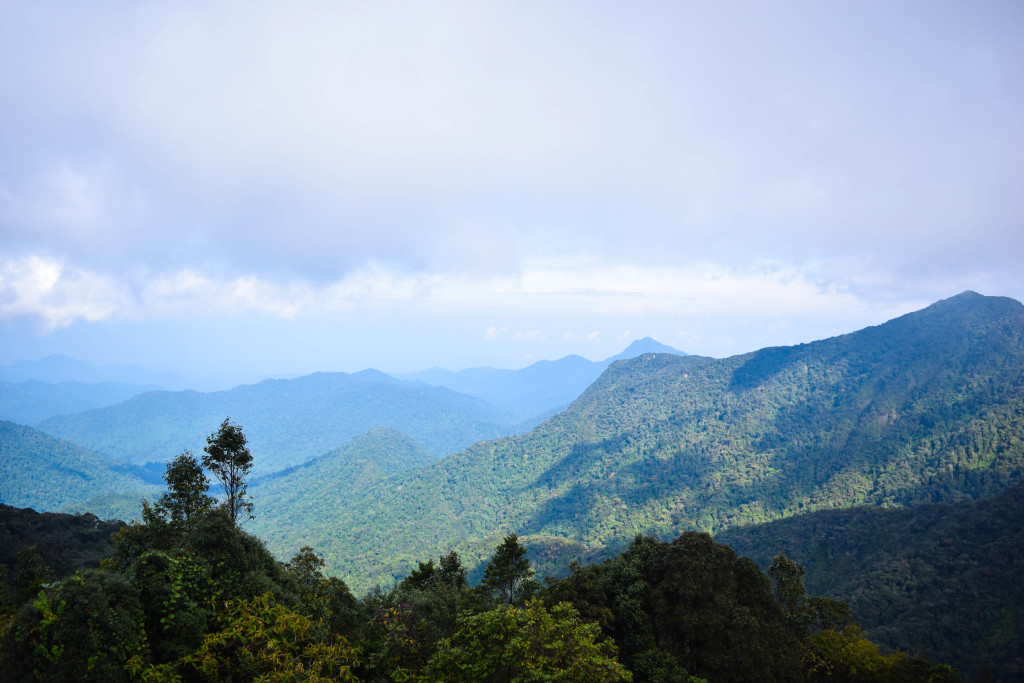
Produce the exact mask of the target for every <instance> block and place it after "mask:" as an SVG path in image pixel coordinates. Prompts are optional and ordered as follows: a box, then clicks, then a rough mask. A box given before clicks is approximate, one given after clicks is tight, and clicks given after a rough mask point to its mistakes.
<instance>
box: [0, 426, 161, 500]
mask: <svg viewBox="0 0 1024 683" xmlns="http://www.w3.org/2000/svg"><path fill="white" fill-rule="evenodd" d="M147 479H149V476H148V473H146V472H144V471H142V470H141V469H140V468H135V467H132V466H126V465H123V464H121V463H117V462H115V461H113V460H111V459H110V458H107V457H105V456H103V455H101V454H99V453H94V452H92V451H89V450H86V449H85V448H82V447H81V446H78V445H77V444H74V443H70V442H68V441H64V440H62V439H57V438H54V437H52V436H50V435H49V434H44V433H43V432H40V431H38V430H36V429H32V428H31V427H26V426H24V425H19V424H15V423H13V422H3V421H0V503H6V504H7V505H13V506H14V507H32V508H35V509H36V510H58V509H60V508H63V507H65V506H67V505H73V504H75V503H80V502H82V501H84V500H86V499H88V498H91V497H92V496H96V495H100V494H104V493H118V492H128V491H131V492H137V497H139V498H141V497H142V496H143V495H144V494H145V492H147V491H151V490H153V489H154V488H155V487H154V486H153V484H152V483H148V482H147V481H146V480H147Z"/></svg>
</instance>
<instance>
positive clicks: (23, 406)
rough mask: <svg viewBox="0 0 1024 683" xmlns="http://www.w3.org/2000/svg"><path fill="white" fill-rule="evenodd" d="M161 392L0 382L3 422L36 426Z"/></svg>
mask: <svg viewBox="0 0 1024 683" xmlns="http://www.w3.org/2000/svg"><path fill="white" fill-rule="evenodd" d="M160 388H161V387H158V386H156V385H140V384H124V383H121V382H96V383H86V382H60V383H57V384H54V383H51V382H40V381H38V380H29V381H27V382H0V420H10V421H11V422H19V423H21V424H28V425H34V424H38V423H39V422H42V421H43V420H45V419H47V418H49V417H53V416H55V415H69V414H71V413H80V412H82V411H84V410H92V409H93V408H102V407H103V406H108V405H113V404H115V403H121V402H122V401H127V400H128V399H130V398H132V397H133V396H138V395H139V394H143V393H145V392H147V391H155V390H158V389H160Z"/></svg>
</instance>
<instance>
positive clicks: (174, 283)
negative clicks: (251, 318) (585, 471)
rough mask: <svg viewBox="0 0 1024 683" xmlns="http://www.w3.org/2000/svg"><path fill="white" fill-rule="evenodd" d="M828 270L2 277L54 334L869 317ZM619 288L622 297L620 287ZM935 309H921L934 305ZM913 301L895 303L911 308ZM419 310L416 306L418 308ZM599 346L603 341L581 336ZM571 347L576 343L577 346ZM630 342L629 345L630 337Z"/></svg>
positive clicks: (569, 263) (63, 272) (44, 264)
mask: <svg viewBox="0 0 1024 683" xmlns="http://www.w3.org/2000/svg"><path fill="white" fill-rule="evenodd" d="M820 275H821V274H820V268H819V266H818V265H817V264H809V265H806V264H805V265H803V266H794V265H779V264H762V265H761V266H760V267H759V268H757V269H748V270H736V269H734V268H730V267H728V266H723V265H718V264H701V265H698V266H681V267H675V268H671V267H652V266H648V267H639V266H633V265H618V264H614V263H603V262H595V261H591V260H586V259H584V260H580V259H554V260H544V261H534V262H529V263H527V264H526V265H525V266H524V268H523V272H521V273H520V274H518V275H516V276H478V277H469V276H465V275H460V274H451V273H445V272H436V273H406V272H403V271H400V270H393V269H388V268H386V267H384V266H381V265H379V264H376V265H373V266H371V267H368V268H365V269H361V270H358V271H355V272H352V273H350V274H348V275H346V276H344V277H343V278H341V279H339V280H337V281H335V282H330V283H326V284H319V283H316V282H313V281H307V280H301V279H276V280H275V279H270V278H267V277H263V276H259V275H256V274H246V275H243V276H238V277H218V276H215V275H211V274H207V273H203V272H200V271H198V270H194V269H182V270H177V271H173V272H170V273H166V274H160V273H157V274H153V273H150V272H148V271H145V270H139V271H136V272H135V273H134V274H133V275H132V276H130V277H122V278H117V277H114V276H112V275H110V274H104V273H101V272H98V271H92V270H89V269H86V268H82V267H78V266H75V265H72V264H67V263H65V262H62V261H59V260H56V259H52V258H46V257H43V256H40V255H31V256H27V257H23V258H16V259H7V260H6V261H4V262H3V263H2V267H0V297H2V298H0V301H3V304H2V305H0V318H5V319H13V318H35V319H38V320H40V321H41V323H42V324H43V326H44V327H45V328H46V329H54V328H57V327H62V326H67V325H70V324H71V323H73V322H74V321H76V320H82V321H97V320H102V319H107V318H114V319H128V320H160V319H168V318H175V317H183V316H194V315H209V314H217V315H228V316H230V315H236V314H242V313H255V314H258V315H263V316H269V317H273V318H281V319H293V318H298V317H302V316H310V315H319V314H333V315H345V314H347V313H351V312H354V311H374V310H377V311H381V310H384V311H387V310H391V311H398V312H401V311H408V310H412V308H414V309H416V310H419V311H431V310H433V311H446V312H448V313H454V314H469V313H473V314H476V313H479V312H483V311H491V312H497V313H499V314H503V315H507V316H515V315H519V312H520V311H523V310H529V311H531V312H533V313H536V314H538V315H549V316H557V315H559V314H560V313H562V312H565V311H573V312H574V315H577V316H588V317H589V318H590V319H593V320H610V319H613V318H626V319H630V318H644V317H653V318H672V317H708V316H748V317H752V318H756V317H762V316H764V315H765V314H766V312H770V314H771V315H775V316H780V317H784V316H793V315H797V316H807V315H814V314H821V315H824V316H828V317H838V316H843V315H847V314H856V313H861V312H863V311H864V310H865V309H867V308H870V307H872V306H873V304H871V303H869V302H868V301H866V300H864V299H862V298H859V297H858V296H857V295H856V294H855V293H854V292H850V291H844V290H842V289H836V288H834V287H830V286H828V285H825V284H823V283H822V281H821V277H820ZM612 285H614V287H612ZM925 303H927V301H926V300H924V301H918V300H912V301H911V304H912V305H915V306H916V305H918V304H920V305H924V304H925ZM907 305H908V302H907V301H906V300H900V301H897V302H893V305H892V307H893V308H898V309H900V310H902V309H905V308H906V306H907ZM410 307H412V308H410ZM572 336H574V337H578V338H579V339H581V340H584V341H587V342H592V343H597V342H600V341H602V332H601V331H599V330H592V331H589V332H586V333H580V334H578V335H577V334H576V333H572ZM485 337H486V338H487V339H492V340H493V339H497V338H499V337H504V338H507V339H514V340H520V341H543V340H546V339H547V336H546V335H545V334H544V332H543V331H542V330H541V329H539V328H525V329H518V330H514V331H513V330H512V329H510V328H509V327H508V326H505V325H492V326H490V327H489V328H487V330H486V332H485ZM567 338H568V337H567ZM620 338H621V335H620Z"/></svg>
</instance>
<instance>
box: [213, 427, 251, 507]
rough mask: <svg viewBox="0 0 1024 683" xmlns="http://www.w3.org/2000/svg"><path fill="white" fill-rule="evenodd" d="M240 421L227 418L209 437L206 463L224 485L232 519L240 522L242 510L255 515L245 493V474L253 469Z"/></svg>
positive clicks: (225, 501)
mask: <svg viewBox="0 0 1024 683" xmlns="http://www.w3.org/2000/svg"><path fill="white" fill-rule="evenodd" d="M246 443H247V439H246V438H245V434H243V433H242V428H241V427H240V426H239V425H236V424H231V418H230V417H226V418H224V422H222V423H221V425H220V429H218V430H217V431H216V432H214V433H213V434H211V435H210V436H208V437H206V447H205V448H203V450H204V451H205V452H206V455H204V456H203V467H205V468H206V469H208V470H210V472H212V473H213V476H215V477H216V478H217V481H219V482H220V485H221V486H222V487H223V488H224V498H225V500H224V505H225V507H227V509H228V512H229V513H231V521H233V522H234V523H235V524H236V525H237V524H238V516H239V515H240V514H244V515H247V516H248V518H249V519H252V501H251V500H248V499H247V496H246V481H245V476H246V475H247V474H248V473H249V470H251V469H252V454H251V453H250V452H249V448H248V447H247V446H246Z"/></svg>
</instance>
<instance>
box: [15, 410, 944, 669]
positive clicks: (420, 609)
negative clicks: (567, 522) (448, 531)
mask: <svg viewBox="0 0 1024 683" xmlns="http://www.w3.org/2000/svg"><path fill="white" fill-rule="evenodd" d="M205 450H206V451H207V455H206V456H204V457H203V463H202V464H203V465H205V466H206V469H207V470H208V471H211V472H213V473H214V474H215V476H217V478H218V480H220V481H221V483H222V484H223V485H224V489H225V491H227V500H226V501H225V503H224V504H221V505H216V504H215V501H214V499H213V498H212V497H211V496H210V495H209V492H208V487H209V484H208V481H207V479H206V475H205V473H204V468H203V467H202V466H201V465H200V462H199V460H198V459H196V458H195V457H194V456H192V455H191V453H188V452H186V453H184V454H182V455H181V456H179V457H178V458H176V459H175V460H174V461H173V462H172V463H170V465H169V466H168V469H167V473H166V477H165V478H166V481H167V484H168V491H167V493H166V494H164V496H163V497H161V498H160V499H159V500H158V501H156V503H155V504H154V505H152V506H150V505H149V504H144V512H143V521H142V522H141V523H133V524H131V525H128V526H125V527H122V528H121V529H120V530H119V531H118V532H117V533H116V534H115V536H114V539H113V552H112V554H111V555H110V556H109V557H107V558H105V559H104V560H103V561H102V563H101V566H100V567H99V568H96V569H82V570H79V571H76V572H75V573H74V574H72V575H69V576H66V577H65V578H63V579H61V580H59V581H56V582H48V581H49V580H50V578H51V575H50V573H49V572H50V570H49V569H48V568H47V566H46V563H45V562H44V561H43V560H42V558H41V556H40V554H39V553H38V552H37V551H35V550H29V551H26V552H22V553H19V555H18V558H17V559H16V560H15V565H16V566H15V567H14V571H13V573H12V574H11V575H10V576H13V577H14V580H13V581H11V580H8V581H7V583H6V586H5V587H4V591H3V594H2V596H0V599H2V616H0V633H2V640H0V680H2V681H28V680H43V681H104V682H106V681H127V680H142V681H256V680H259V681H346V680H347V681H467V682H469V681H595V682H600V681H637V682H644V681H650V682H659V683H670V682H671V683H676V682H694V681H700V680H706V681H722V682H728V681H808V682H810V681H825V680H829V681H871V682H874V681H893V682H895V681H954V680H957V679H956V677H955V675H954V674H953V671H952V669H950V668H949V667H947V666H944V665H940V664H933V663H930V662H928V661H926V660H924V659H921V658H919V657H911V656H909V655H907V654H904V653H901V652H894V653H890V654H882V653H881V652H880V651H879V649H878V647H877V646H876V645H875V644H873V643H872V642H871V641H870V640H868V638H867V637H866V636H865V635H864V634H863V633H862V632H861V631H860V629H859V628H858V627H857V626H856V625H855V624H853V623H852V621H851V619H850V614H849V610H848V608H847V607H846V605H845V604H843V603H840V602H835V601H832V600H829V599H826V598H817V597H808V596H807V595H806V593H805V590H804V584H803V570H802V568H800V567H799V566H798V565H797V564H795V563H794V562H793V561H791V560H789V559H788V558H786V557H785V556H784V555H779V556H777V557H776V558H775V559H774V560H773V562H772V564H771V567H770V568H769V569H768V571H767V573H764V572H762V571H761V570H760V569H759V568H758V566H757V565H756V564H755V563H754V562H753V561H751V560H748V559H744V558H740V557H738V556H737V555H736V553H734V552H733V551H732V550H730V549H729V548H727V547H726V546H722V545H718V544H716V543H715V542H714V541H712V540H711V538H710V536H708V535H706V534H701V533H696V532H688V533H685V534H683V535H682V536H680V537H679V538H677V539H676V540H674V541H672V542H671V543H665V542H661V541H657V540H655V539H653V538H646V537H637V538H636V539H635V540H634V541H633V543H632V544H630V546H629V547H628V549H626V550H625V551H624V552H623V553H621V554H620V555H618V556H616V557H614V558H612V559H609V560H607V561H605V562H603V563H601V564H593V565H589V566H586V567H580V566H578V565H574V566H573V567H572V570H571V572H570V575H569V576H568V578H566V579H563V580H549V581H548V582H546V584H545V585H543V586H542V585H540V584H539V583H538V582H536V581H535V580H534V579H533V570H532V569H531V567H530V563H529V561H528V560H527V559H526V557H525V554H526V549H525V548H524V547H523V546H522V545H521V544H520V543H519V539H518V538H517V537H516V536H515V535H514V534H511V535H509V536H507V537H505V539H504V540H503V542H502V543H501V544H500V545H499V546H498V547H497V548H496V550H495V552H494V555H493V556H492V557H491V560H490V562H489V563H488V564H487V566H486V569H485V571H484V574H483V578H482V580H481V581H480V583H479V584H478V585H477V586H475V587H471V586H469V585H468V582H467V580H466V571H465V568H464V567H463V566H462V563H461V561H460V559H459V556H458V555H457V554H456V553H454V552H451V553H448V554H446V555H443V556H441V557H440V558H439V559H438V562H437V563H436V564H435V563H434V561H433V560H428V561H426V562H420V563H419V565H418V567H417V568H416V569H415V570H413V571H412V572H411V573H410V574H409V575H408V576H406V577H405V578H404V579H403V580H402V581H401V582H399V583H397V584H396V585H394V586H392V587H391V588H389V589H387V590H382V589H376V590H373V591H371V592H370V593H369V594H368V595H366V596H365V597H364V598H363V599H361V600H358V599H356V598H355V597H354V596H353V594H352V593H351V592H350V591H349V589H348V587H347V586H346V585H345V584H344V582H342V581H340V580H338V579H336V578H327V577H325V576H324V574H323V572H322V568H323V565H324V563H323V560H322V559H321V558H320V557H318V556H317V555H316V554H315V553H314V552H313V551H312V550H311V549H309V548H303V549H302V550H300V551H299V552H298V553H297V554H296V555H295V557H293V558H292V559H291V560H289V561H288V562H286V563H282V562H279V561H277V560H275V559H274V557H273V556H272V555H271V554H270V553H269V552H268V551H267V549H266V548H265V547H264V545H263V543H262V542H261V541H260V540H259V539H257V538H256V537H254V536H252V535H250V534H248V533H246V532H245V531H244V530H242V529H241V528H239V525H240V524H243V523H244V521H245V520H246V519H247V518H248V517H249V510H250V509H251V506H250V503H249V502H248V500H247V496H246V486H245V477H244V475H245V474H246V473H247V472H248V468H249V466H250V464H251V456H249V454H248V450H247V449H246V447H245V439H244V436H243V435H242V434H241V431H240V430H239V429H238V428H237V427H235V426H233V425H231V424H230V423H229V422H228V421H225V422H224V424H223V425H222V426H221V430H220V432H219V433H217V434H215V435H213V436H211V437H210V439H209V440H208V447H207V449H205ZM92 523H93V524H94V525H95V518H92Z"/></svg>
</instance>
